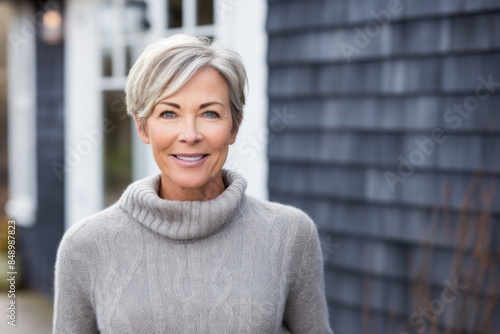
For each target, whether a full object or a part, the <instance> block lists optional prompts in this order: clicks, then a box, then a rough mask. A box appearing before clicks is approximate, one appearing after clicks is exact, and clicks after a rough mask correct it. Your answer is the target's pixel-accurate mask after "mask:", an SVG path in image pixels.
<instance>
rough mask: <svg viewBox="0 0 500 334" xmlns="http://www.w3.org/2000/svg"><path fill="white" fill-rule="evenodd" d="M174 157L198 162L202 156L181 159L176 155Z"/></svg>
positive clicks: (180, 156) (182, 158)
mask: <svg viewBox="0 0 500 334" xmlns="http://www.w3.org/2000/svg"><path fill="white" fill-rule="evenodd" d="M176 157H177V158H178V159H181V160H184V161H198V160H200V159H201V158H203V155H199V156H197V157H183V156H182V155H176Z"/></svg>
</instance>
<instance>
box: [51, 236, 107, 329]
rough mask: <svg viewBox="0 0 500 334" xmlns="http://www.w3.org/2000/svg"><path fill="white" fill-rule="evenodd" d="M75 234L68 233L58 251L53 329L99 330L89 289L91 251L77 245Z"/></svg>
mask: <svg viewBox="0 0 500 334" xmlns="http://www.w3.org/2000/svg"><path fill="white" fill-rule="evenodd" d="M70 230H71V229H70ZM70 230H68V231H67V232H70ZM71 232H72V231H71ZM72 236H74V234H72V233H66V235H65V236H64V237H63V239H62V241H61V243H60V245H59V248H58V250H57V258H56V266H55V286H54V290H55V296H54V315H53V330H52V332H53V334H66V333H86V334H92V333H98V329H97V323H96V317H95V312H94V309H93V306H92V302H91V298H90V296H91V293H90V291H89V290H90V284H89V282H90V279H89V274H90V273H89V269H90V268H89V267H88V265H89V263H88V262H89V261H88V258H87V259H86V255H88V254H85V248H82V247H78V242H75V240H72V239H73V238H72Z"/></svg>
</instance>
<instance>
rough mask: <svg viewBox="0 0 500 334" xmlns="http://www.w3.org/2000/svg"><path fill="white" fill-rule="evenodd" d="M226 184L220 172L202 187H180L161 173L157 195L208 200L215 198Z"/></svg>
mask: <svg viewBox="0 0 500 334" xmlns="http://www.w3.org/2000/svg"><path fill="white" fill-rule="evenodd" d="M225 189H226V186H225V184H224V180H223V177H222V172H221V173H220V175H219V176H217V177H216V178H215V179H214V180H211V182H209V183H207V184H205V185H204V186H203V187H202V188H196V189H193V188H181V187H178V186H176V185H174V184H172V183H171V182H169V178H167V177H165V176H164V175H163V174H162V175H161V178H160V189H159V192H158V195H159V196H160V198H162V199H165V200H171V201H200V202H204V201H210V200H212V199H214V198H217V197H218V196H219V195H220V194H222V193H223V192H224V190H225Z"/></svg>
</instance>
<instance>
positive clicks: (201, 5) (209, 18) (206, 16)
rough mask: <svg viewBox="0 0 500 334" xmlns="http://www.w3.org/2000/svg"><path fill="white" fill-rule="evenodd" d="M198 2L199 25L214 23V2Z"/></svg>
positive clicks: (199, 0) (204, 0) (210, 0)
mask: <svg viewBox="0 0 500 334" xmlns="http://www.w3.org/2000/svg"><path fill="white" fill-rule="evenodd" d="M196 2H197V6H196V8H197V15H196V23H197V25H199V26H201V25H206V24H213V23H214V0H196Z"/></svg>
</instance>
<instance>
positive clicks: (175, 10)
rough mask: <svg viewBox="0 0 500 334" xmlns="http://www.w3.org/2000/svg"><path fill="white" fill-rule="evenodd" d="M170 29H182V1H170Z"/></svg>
mask: <svg viewBox="0 0 500 334" xmlns="http://www.w3.org/2000/svg"><path fill="white" fill-rule="evenodd" d="M168 27H169V28H180V27H182V0H169V1H168Z"/></svg>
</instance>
